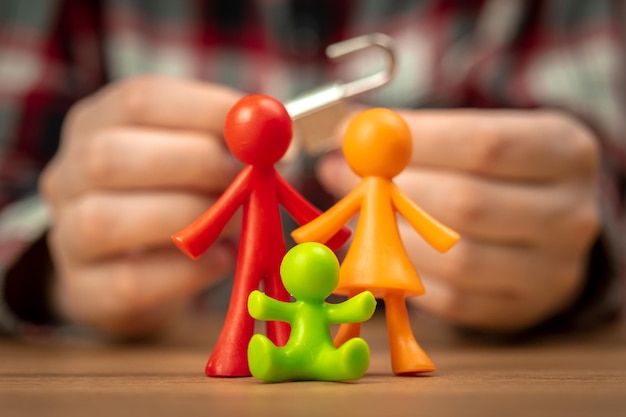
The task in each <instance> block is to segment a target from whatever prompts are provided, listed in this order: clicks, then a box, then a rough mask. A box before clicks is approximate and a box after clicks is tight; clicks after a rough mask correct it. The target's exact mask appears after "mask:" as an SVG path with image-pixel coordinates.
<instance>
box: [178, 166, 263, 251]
mask: <svg viewBox="0 0 626 417" xmlns="http://www.w3.org/2000/svg"><path fill="white" fill-rule="evenodd" d="M251 170H252V166H247V167H246V168H244V169H243V170H242V171H241V172H240V173H239V175H238V176H237V178H235V180H234V181H233V182H232V184H231V185H230V186H229V187H228V189H226V191H224V194H222V196H221V197H220V198H219V200H217V201H216V202H215V204H214V205H213V206H211V207H210V208H209V209H208V210H207V211H205V212H204V213H203V214H202V215H201V216H200V217H198V218H197V219H196V220H195V221H194V222H193V223H191V224H190V225H189V226H187V227H185V228H184V229H183V230H181V231H179V232H178V233H176V234H174V235H172V240H173V241H174V243H175V244H176V246H178V248H179V249H180V250H181V251H183V252H184V253H185V254H186V255H187V256H189V257H190V258H193V259H197V258H198V257H200V255H202V254H203V253H204V252H205V251H206V250H207V249H208V248H209V246H211V245H212V244H213V242H215V239H217V237H218V236H219V235H220V233H222V230H223V229H224V226H226V223H228V221H229V220H230V219H231V218H232V217H233V215H234V214H235V212H236V211H237V209H238V208H239V206H241V205H242V203H243V202H244V200H245V198H246V197H247V196H248V194H249V187H250V173H251Z"/></svg>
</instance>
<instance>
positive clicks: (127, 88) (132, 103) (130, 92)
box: [116, 75, 160, 120]
mask: <svg viewBox="0 0 626 417" xmlns="http://www.w3.org/2000/svg"><path fill="white" fill-rule="evenodd" d="M159 82H160V81H159V77H158V76H156V75H140V76H137V77H133V78H129V79H126V80H123V81H121V82H120V84H119V85H118V88H117V90H116V94H117V97H116V99H117V101H116V102H117V105H118V109H119V112H120V113H121V114H123V115H124V117H125V118H128V119H131V120H140V119H142V118H143V115H145V114H146V112H147V111H148V110H149V108H150V95H149V92H150V91H152V90H153V89H155V88H159Z"/></svg>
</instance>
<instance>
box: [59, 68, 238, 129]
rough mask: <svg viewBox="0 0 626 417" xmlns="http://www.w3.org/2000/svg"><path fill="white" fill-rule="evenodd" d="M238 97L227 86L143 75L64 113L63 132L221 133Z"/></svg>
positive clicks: (110, 86)
mask: <svg viewBox="0 0 626 417" xmlns="http://www.w3.org/2000/svg"><path fill="white" fill-rule="evenodd" d="M240 97H241V93H239V92H237V91H234V90H231V89H229V88H227V87H223V86H219V85H214V84H207V83H204V82H200V81H196V80H191V79H185V78H176V77H166V76H160V75H144V76H139V77H134V78H129V79H125V80H122V81H119V82H117V83H112V84H110V85H109V86H107V87H105V88H104V89H102V90H100V91H99V92H98V93H96V94H95V95H93V96H91V97H89V98H87V99H85V100H83V101H82V102H80V103H79V105H77V106H75V107H74V108H73V109H72V111H71V112H70V114H69V122H68V123H67V125H68V126H69V127H68V130H69V131H68V132H67V133H68V134H69V136H70V137H72V138H73V139H75V140H80V139H81V136H82V135H84V134H85V132H92V131H95V130H98V129H100V128H102V127H104V126H112V125H144V126H158V127H165V128H182V129H190V130H200V131H207V132H213V133H218V132H221V131H222V129H223V126H224V120H225V119H226V113H227V112H228V110H229V109H230V108H231V107H232V106H233V105H234V104H235V102H236V101H237V100H238V99H239V98H240Z"/></svg>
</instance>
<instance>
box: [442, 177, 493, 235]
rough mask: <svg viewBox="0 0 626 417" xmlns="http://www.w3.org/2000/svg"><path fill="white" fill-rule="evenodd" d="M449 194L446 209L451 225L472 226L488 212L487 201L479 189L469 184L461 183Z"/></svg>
mask: <svg viewBox="0 0 626 417" xmlns="http://www.w3.org/2000/svg"><path fill="white" fill-rule="evenodd" d="M453 188H454V189H452V190H451V192H450V193H449V195H450V199H449V200H448V206H447V208H446V212H447V216H448V217H449V218H450V219H451V220H450V222H449V223H450V224H455V225H461V224H472V223H475V222H477V221H480V220H481V219H482V218H483V217H484V216H485V215H486V212H487V207H486V199H484V198H483V197H482V193H481V192H480V190H478V189H477V187H475V186H472V185H471V184H469V183H465V182H464V183H459V184H457V185H456V186H454V187H453Z"/></svg>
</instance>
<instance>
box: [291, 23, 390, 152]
mask: <svg viewBox="0 0 626 417" xmlns="http://www.w3.org/2000/svg"><path fill="white" fill-rule="evenodd" d="M372 48H376V49H379V50H381V51H382V52H383V56H384V57H385V58H386V60H387V65H386V67H385V68H384V69H383V70H381V71H378V72H376V73H374V74H371V75H368V76H366V77H364V78H361V79H358V80H354V81H350V82H337V83H335V84H331V85H328V86H324V87H321V88H318V89H315V90H313V91H311V92H308V93H306V94H304V95H302V96H299V97H297V98H295V99H293V100H291V101H289V102H288V103H286V104H285V107H286V108H287V111H288V112H289V114H290V115H291V118H292V119H293V122H294V141H293V143H294V146H295V147H299V148H301V149H303V150H304V151H305V152H306V153H307V154H309V155H312V156H315V155H319V154H321V153H324V152H327V151H328V150H330V149H332V148H333V147H335V146H336V144H335V143H334V142H333V140H332V134H333V132H334V130H335V128H336V127H337V125H338V124H339V122H340V121H341V120H342V119H343V118H344V117H345V116H346V115H347V106H346V101H347V100H348V99H351V98H354V97H357V96H359V95H361V94H364V93H367V92H370V91H372V90H375V89H377V88H380V87H382V86H384V85H386V84H387V83H389V82H390V81H391V80H392V79H393V77H394V75H395V72H396V56H395V48H394V45H393V41H392V39H391V38H390V37H388V36H387V35H384V34H382V33H371V34H368V35H363V36H359V37H356V38H352V39H347V40H345V41H342V42H339V43H335V44H332V45H330V46H328V48H326V55H327V56H328V58H329V59H330V60H337V59H340V58H345V57H347V56H349V55H352V54H354V53H358V52H361V51H364V50H367V49H372ZM288 154H291V155H294V154H297V152H296V151H295V150H293V149H292V150H290V152H289V153H288Z"/></svg>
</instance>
